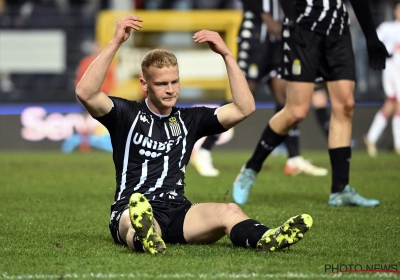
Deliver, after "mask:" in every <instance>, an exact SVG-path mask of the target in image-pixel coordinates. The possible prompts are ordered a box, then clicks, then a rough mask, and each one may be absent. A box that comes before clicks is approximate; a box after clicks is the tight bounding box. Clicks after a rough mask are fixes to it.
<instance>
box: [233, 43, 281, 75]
mask: <svg viewBox="0 0 400 280" xmlns="http://www.w3.org/2000/svg"><path fill="white" fill-rule="evenodd" d="M281 52H282V48H281V41H270V40H269V39H268V38H266V41H265V42H260V39H259V38H257V37H255V38H246V39H244V38H242V39H240V42H239V51H238V65H239V67H240V69H241V70H242V72H243V74H244V76H245V77H246V79H247V80H250V81H256V82H260V80H261V79H266V80H268V79H269V78H273V77H275V76H277V74H278V72H277V71H278V69H279V67H280V63H281V59H280V57H281V55H280V54H281Z"/></svg>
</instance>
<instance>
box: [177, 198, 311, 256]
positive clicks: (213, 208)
mask: <svg viewBox="0 0 400 280" xmlns="http://www.w3.org/2000/svg"><path fill="white" fill-rule="evenodd" d="M311 226H312V218H311V217H310V216H309V215H307V214H303V215H298V216H295V217H292V218H290V219H289V220H287V221H286V222H285V223H284V224H283V225H282V226H280V227H278V228H268V227H267V226H265V225H263V224H262V223H260V222H258V221H256V220H253V219H250V218H249V217H248V216H247V215H246V214H245V213H244V212H243V211H242V210H241V209H240V207H239V206H238V205H236V204H234V203H227V204H226V203H200V204H196V205H193V206H192V207H191V208H190V209H189V210H188V212H187V214H186V217H185V221H184V225H183V232H184V237H185V240H186V242H187V243H192V244H193V243H194V244H210V243H214V242H216V241H218V240H219V239H221V238H222V237H223V236H225V235H227V236H228V238H229V239H230V240H231V241H232V243H233V244H234V245H235V246H239V247H244V248H249V247H250V248H254V249H260V250H264V251H275V250H279V249H283V248H285V247H288V246H290V245H293V244H295V243H296V242H298V241H300V240H301V239H302V238H303V237H304V234H305V233H306V232H307V231H308V230H309V229H310V228H311Z"/></svg>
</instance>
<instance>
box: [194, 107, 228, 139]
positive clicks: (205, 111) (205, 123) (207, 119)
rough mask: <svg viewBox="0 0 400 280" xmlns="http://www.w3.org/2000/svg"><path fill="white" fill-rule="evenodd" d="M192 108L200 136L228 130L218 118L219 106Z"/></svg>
mask: <svg viewBox="0 0 400 280" xmlns="http://www.w3.org/2000/svg"><path fill="white" fill-rule="evenodd" d="M192 109H193V110H194V115H195V119H196V123H197V133H198V137H199V138H201V137H203V136H208V135H214V134H220V133H223V132H225V131H226V129H225V128H224V127H223V126H222V125H221V124H220V122H219V120H218V117H217V109H218V108H208V107H195V108H192Z"/></svg>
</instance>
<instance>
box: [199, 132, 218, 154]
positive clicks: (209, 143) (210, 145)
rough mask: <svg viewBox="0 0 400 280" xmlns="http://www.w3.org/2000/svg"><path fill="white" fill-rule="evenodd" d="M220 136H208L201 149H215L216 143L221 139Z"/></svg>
mask: <svg viewBox="0 0 400 280" xmlns="http://www.w3.org/2000/svg"><path fill="white" fill-rule="evenodd" d="M220 135H221V134H215V135H209V136H207V137H206V140H204V142H203V144H201V147H202V148H203V149H206V150H209V151H210V150H211V149H212V148H213V147H214V145H215V143H216V142H217V141H218V138H219V136H220Z"/></svg>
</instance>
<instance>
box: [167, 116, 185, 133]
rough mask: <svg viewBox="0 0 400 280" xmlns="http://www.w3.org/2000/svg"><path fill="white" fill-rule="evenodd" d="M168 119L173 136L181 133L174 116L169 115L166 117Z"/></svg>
mask: <svg viewBox="0 0 400 280" xmlns="http://www.w3.org/2000/svg"><path fill="white" fill-rule="evenodd" d="M168 121H169V128H170V129H171V134H172V135H173V136H179V135H181V134H182V132H181V127H180V126H179V123H178V121H177V120H176V118H175V117H170V118H169V119H168Z"/></svg>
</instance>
